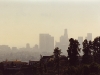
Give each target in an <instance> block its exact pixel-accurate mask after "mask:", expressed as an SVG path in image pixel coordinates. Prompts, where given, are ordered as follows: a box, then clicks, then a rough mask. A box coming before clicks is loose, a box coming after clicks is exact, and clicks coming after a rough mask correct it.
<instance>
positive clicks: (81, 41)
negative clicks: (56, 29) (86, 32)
mask: <svg viewBox="0 0 100 75" xmlns="http://www.w3.org/2000/svg"><path fill="white" fill-rule="evenodd" d="M78 42H79V43H80V48H83V44H82V43H83V37H78Z"/></svg>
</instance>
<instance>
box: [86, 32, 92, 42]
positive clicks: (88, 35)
mask: <svg viewBox="0 0 100 75" xmlns="http://www.w3.org/2000/svg"><path fill="white" fill-rule="evenodd" d="M86 39H87V40H88V41H90V40H91V41H92V33H87V37H86Z"/></svg>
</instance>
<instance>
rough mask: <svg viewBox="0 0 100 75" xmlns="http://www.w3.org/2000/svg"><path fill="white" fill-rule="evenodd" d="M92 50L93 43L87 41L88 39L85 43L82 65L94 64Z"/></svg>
mask: <svg viewBox="0 0 100 75" xmlns="http://www.w3.org/2000/svg"><path fill="white" fill-rule="evenodd" d="M91 49H92V42H91V41H89V42H88V41H87V40H86V39H85V40H84V42H83V53H84V55H83V57H82V63H84V64H90V63H92V56H91Z"/></svg>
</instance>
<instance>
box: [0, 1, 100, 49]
mask: <svg viewBox="0 0 100 75" xmlns="http://www.w3.org/2000/svg"><path fill="white" fill-rule="evenodd" d="M64 29H68V37H69V38H70V37H73V38H76V39H77V37H78V36H83V37H84V38H85V37H86V35H87V33H93V38H94V37H96V36H99V35H100V1H99V0H92V1H91V0H84V1H83V0H70V1H69V0H66V1H65V0H63V1H62V0H0V45H2V44H7V45H9V46H10V47H12V46H17V47H24V46H25V45H26V43H30V45H31V47H32V46H34V45H35V44H38V43H39V34H40V33H49V34H51V35H52V36H54V37H55V41H59V37H60V36H61V35H63V32H64Z"/></svg>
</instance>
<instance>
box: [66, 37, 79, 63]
mask: <svg viewBox="0 0 100 75" xmlns="http://www.w3.org/2000/svg"><path fill="white" fill-rule="evenodd" d="M69 42H70V44H69V47H68V50H67V52H68V58H69V62H70V65H76V64H78V56H79V52H80V48H79V45H80V44H79V42H78V41H77V40H74V39H73V38H70V39H69Z"/></svg>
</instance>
